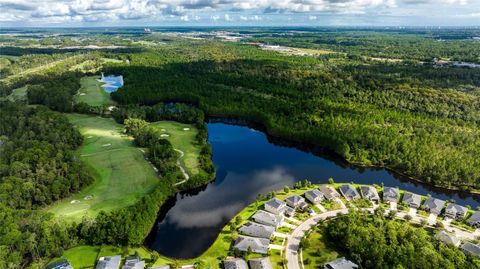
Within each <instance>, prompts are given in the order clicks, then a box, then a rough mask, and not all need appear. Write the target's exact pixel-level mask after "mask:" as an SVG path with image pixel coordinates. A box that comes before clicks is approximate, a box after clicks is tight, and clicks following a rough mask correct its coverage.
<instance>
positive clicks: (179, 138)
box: [152, 121, 201, 175]
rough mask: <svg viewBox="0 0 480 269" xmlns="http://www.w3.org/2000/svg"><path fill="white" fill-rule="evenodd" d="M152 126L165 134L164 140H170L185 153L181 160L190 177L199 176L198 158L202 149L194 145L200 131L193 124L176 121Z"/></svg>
mask: <svg viewBox="0 0 480 269" xmlns="http://www.w3.org/2000/svg"><path fill="white" fill-rule="evenodd" d="M152 125H153V126H155V127H156V128H158V130H161V131H162V133H163V134H165V136H163V138H165V139H168V140H169V141H170V143H172V145H173V147H174V148H175V149H178V150H180V151H182V152H183V153H184V156H183V157H182V158H180V163H181V164H182V166H183V167H185V170H186V171H187V173H188V174H189V175H195V174H198V172H199V168H198V158H199V155H200V150H201V147H200V146H199V145H196V144H195V143H194V142H195V136H196V135H197V133H198V130H197V129H196V128H195V127H194V126H193V125H191V124H184V123H179V122H175V121H158V122H155V123H152ZM163 130H164V131H163ZM167 135H168V136H167Z"/></svg>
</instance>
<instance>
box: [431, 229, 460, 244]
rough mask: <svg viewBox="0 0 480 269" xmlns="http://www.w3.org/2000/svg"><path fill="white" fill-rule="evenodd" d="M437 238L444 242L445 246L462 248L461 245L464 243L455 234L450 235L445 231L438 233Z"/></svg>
mask: <svg viewBox="0 0 480 269" xmlns="http://www.w3.org/2000/svg"><path fill="white" fill-rule="evenodd" d="M435 238H436V239H437V240H439V241H441V242H443V243H444V244H447V245H454V246H456V247H458V246H460V244H461V243H462V242H461V241H460V239H458V238H457V237H456V236H455V235H453V234H449V233H447V232H445V231H441V232H438V233H437V234H436V235H435Z"/></svg>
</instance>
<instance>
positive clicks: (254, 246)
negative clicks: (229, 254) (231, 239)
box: [233, 235, 270, 254]
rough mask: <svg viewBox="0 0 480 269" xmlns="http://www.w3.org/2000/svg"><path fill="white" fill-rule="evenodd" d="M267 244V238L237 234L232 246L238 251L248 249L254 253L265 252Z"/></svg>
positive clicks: (268, 242) (268, 241)
mask: <svg viewBox="0 0 480 269" xmlns="http://www.w3.org/2000/svg"><path fill="white" fill-rule="evenodd" d="M269 244H270V240H269V239H265V238H258V237H250V236H244V235H239V236H238V238H237V240H235V244H234V245H233V248H234V249H238V250H240V251H248V250H250V251H252V252H255V253H261V254H267V252H268V245H269Z"/></svg>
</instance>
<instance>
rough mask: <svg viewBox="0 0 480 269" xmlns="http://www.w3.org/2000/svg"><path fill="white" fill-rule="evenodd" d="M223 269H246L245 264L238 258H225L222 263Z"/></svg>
mask: <svg viewBox="0 0 480 269" xmlns="http://www.w3.org/2000/svg"><path fill="white" fill-rule="evenodd" d="M223 267H224V268H225V269H248V266H247V262H245V260H244V259H240V258H227V259H226V260H224V261H223Z"/></svg>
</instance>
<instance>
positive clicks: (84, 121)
mask: <svg viewBox="0 0 480 269" xmlns="http://www.w3.org/2000/svg"><path fill="white" fill-rule="evenodd" d="M68 118H69V120H70V121H71V122H72V123H73V124H74V125H76V126H77V127H78V128H79V129H80V132H81V133H82V134H83V136H84V138H85V140H84V143H83V145H82V146H81V147H80V149H79V150H78V152H77V154H78V156H79V157H80V158H81V159H82V160H83V161H84V162H85V164H86V165H87V167H88V168H89V169H91V170H92V173H93V174H94V175H95V182H94V183H93V184H92V185H90V186H88V187H87V188H85V189H84V190H82V191H81V192H79V193H77V194H74V195H73V196H71V197H69V198H67V199H63V200H61V201H59V202H57V203H55V204H54V205H52V206H50V207H48V208H47V210H48V211H50V212H53V213H54V214H56V215H57V216H59V217H62V218H64V219H67V220H72V221H73V220H76V221H78V220H81V218H82V217H83V216H84V215H88V216H90V217H93V216H95V215H96V214H98V212H100V211H101V210H104V211H111V210H114V209H118V208H123V207H126V206H129V205H132V204H134V203H135V202H136V201H138V199H140V198H141V197H143V196H144V195H145V194H146V193H148V192H149V191H151V190H152V189H154V187H155V186H156V185H157V182H158V181H159V178H158V176H157V174H156V173H155V171H154V170H153V168H152V166H151V165H150V164H149V163H148V162H147V161H146V160H145V159H144V156H143V154H142V153H141V151H140V150H139V149H138V148H136V147H135V146H134V145H133V143H132V139H131V138H130V137H128V136H126V135H124V134H123V126H122V125H120V124H117V123H115V121H114V120H113V119H111V118H101V117H98V116H88V115H77V114H69V115H68Z"/></svg>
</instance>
